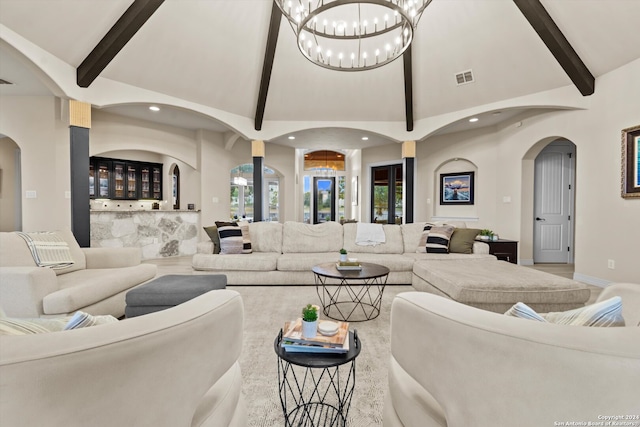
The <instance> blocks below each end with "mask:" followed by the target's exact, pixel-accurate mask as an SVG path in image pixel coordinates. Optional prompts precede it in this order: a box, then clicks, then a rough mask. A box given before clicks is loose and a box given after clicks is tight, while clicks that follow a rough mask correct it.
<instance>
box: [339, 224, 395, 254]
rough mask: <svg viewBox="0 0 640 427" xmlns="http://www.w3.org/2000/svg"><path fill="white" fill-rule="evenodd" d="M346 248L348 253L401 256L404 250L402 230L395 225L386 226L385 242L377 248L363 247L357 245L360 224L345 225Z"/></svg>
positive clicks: (376, 246) (384, 227)
mask: <svg viewBox="0 0 640 427" xmlns="http://www.w3.org/2000/svg"><path fill="white" fill-rule="evenodd" d="M343 227H344V228H343V230H344V248H345V249H346V250H347V252H348V253H352V252H354V253H370V254H401V253H402V252H403V250H404V243H403V241H402V230H401V228H400V226H398V225H395V224H384V225H383V226H382V229H383V230H384V236H385V242H384V243H380V244H378V245H375V246H373V245H372V246H361V245H357V244H356V234H357V232H358V224H356V223H347V224H344V225H343Z"/></svg>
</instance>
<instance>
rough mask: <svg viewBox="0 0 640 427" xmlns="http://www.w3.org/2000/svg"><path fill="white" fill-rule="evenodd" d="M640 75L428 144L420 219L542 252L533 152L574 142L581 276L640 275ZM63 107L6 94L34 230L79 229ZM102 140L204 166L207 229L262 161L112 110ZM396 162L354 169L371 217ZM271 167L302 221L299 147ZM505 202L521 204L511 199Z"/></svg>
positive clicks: (420, 162) (6, 130) (278, 155)
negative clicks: (635, 155)
mask: <svg viewBox="0 0 640 427" xmlns="http://www.w3.org/2000/svg"><path fill="white" fill-rule="evenodd" d="M638 75H640V60H637V61H634V62H633V63H631V64H628V65H627V66H625V67H622V68H620V69H618V70H616V71H613V72H611V73H609V74H607V75H605V76H602V77H599V78H598V79H597V81H596V93H595V94H594V95H592V96H591V97H589V102H590V103H591V107H590V108H589V109H588V110H584V111H566V112H556V113H547V114H544V115H540V116H536V117H533V118H529V119H525V120H523V121H522V124H521V125H520V126H516V124H514V123H508V124H505V125H504V126H501V127H500V128H487V129H481V130H478V131H473V132H464V133H456V134H450V135H444V136H439V137H432V138H428V139H426V140H424V141H421V142H418V144H417V157H416V169H417V172H416V175H417V178H416V179H417V182H416V199H415V215H414V218H415V220H416V221H425V220H429V219H431V218H432V217H434V216H443V217H447V216H451V217H469V218H477V221H475V222H474V224H475V225H476V226H478V227H481V228H484V227H486V228H491V229H493V230H495V231H496V232H498V233H499V234H500V235H501V236H502V237H505V238H513V239H517V240H520V257H521V259H524V260H527V259H532V246H533V243H532V229H533V225H532V221H533V218H532V216H533V167H532V165H533V159H535V156H536V155H537V153H538V152H539V151H540V150H541V149H542V148H543V147H544V145H545V144H546V143H548V142H550V141H551V140H553V139H555V138H558V137H563V138H566V139H568V140H570V141H572V142H573V143H575V144H576V146H577V155H576V157H577V165H576V166H577V176H576V210H575V213H576V217H575V219H576V222H575V230H576V237H575V243H576V250H575V264H576V277H577V278H579V279H581V280H586V281H591V282H593V283H602V284H605V283H607V282H609V281H632V282H640V273H638V268H637V266H636V264H637V253H638V252H637V249H636V245H637V243H636V242H638V241H640V220H639V218H640V199H633V200H632V199H622V198H621V197H620V130H621V129H623V128H627V127H630V126H633V125H638V124H640V115H638V111H640V99H638V97H635V96H631V94H635V93H640V81H639V80H638V78H637V76H638ZM59 107H60V101H59V100H58V99H56V98H54V97H1V98H0V110H1V111H2V114H1V115H0V134H4V135H7V136H8V137H10V138H11V139H13V140H14V141H15V142H16V143H17V144H18V146H19V147H20V149H21V153H22V172H23V173H22V184H23V185H22V189H23V195H22V203H23V229H24V230H46V229H56V228H61V227H68V226H69V225H70V199H66V198H65V191H69V187H70V186H69V131H68V126H67V125H66V123H65V122H64V121H63V120H61V119H60V117H61V114H60V108H59ZM90 141H91V142H90V148H91V155H97V154H101V153H109V152H111V153H118V152H120V153H122V152H127V151H131V150H133V151H134V152H139V153H140V155H142V154H141V153H143V152H156V153H160V154H161V161H162V162H163V163H165V166H166V167H167V168H169V166H170V165H169V164H167V163H168V162H172V161H175V162H182V164H181V171H182V170H183V168H182V165H184V166H185V168H186V170H189V168H192V170H190V172H189V173H188V174H187V177H186V183H187V184H186V185H187V186H188V187H189V191H191V193H187V194H188V195H186V196H185V193H184V192H183V203H191V202H192V201H190V200H187V199H191V198H193V199H194V202H195V203H196V206H197V207H198V208H200V209H202V214H201V220H202V223H203V224H202V225H209V224H210V223H212V222H213V221H215V220H218V219H224V218H227V217H228V215H229V170H230V169H231V168H233V167H235V166H236V165H238V164H241V163H250V162H251V161H252V158H251V143H250V142H249V141H244V140H238V141H237V142H236V143H235V144H234V145H233V147H232V148H231V149H226V148H225V139H224V135H223V134H220V133H216V132H209V131H189V130H183V129H177V128H172V127H168V126H162V125H156V124H151V123H149V122H144V121H141V120H134V119H128V118H122V117H119V116H115V115H112V114H107V113H104V112H101V111H95V114H94V117H93V128H92V130H91V136H90ZM154 158H155V157H154ZM455 158H458V159H463V160H458V161H456V162H460V161H463V162H467V163H462V164H461V165H462V166H465V167H466V166H470V165H474V166H475V167H476V170H477V175H476V204H475V205H474V207H473V209H472V210H469V211H467V210H464V209H458V207H452V206H451V207H448V208H449V209H444V207H440V206H437V205H436V203H438V200H439V199H438V197H439V196H438V191H437V190H438V188H437V182H436V181H437V176H436V175H437V174H438V173H439V172H438V171H449V170H453V169H455V168H456V167H458V166H460V164H456V163H453V162H452V160H453V159H455ZM354 159H356V158H354ZM396 162H401V144H389V145H387V146H382V147H375V148H370V149H366V150H363V151H362V152H361V159H360V165H359V166H358V165H353V166H352V174H355V173H359V181H360V200H359V205H358V208H360V209H362V211H361V215H360V219H361V220H363V221H368V220H370V218H369V209H368V207H369V203H370V202H369V198H370V195H369V193H370V186H369V181H370V177H369V168H370V167H371V166H375V165H381V164H391V163H396ZM265 164H267V165H269V166H271V167H273V168H275V169H276V170H278V171H279V172H280V173H282V174H283V175H284V178H283V181H282V184H283V188H284V194H283V196H282V203H283V206H282V208H283V210H282V212H283V218H282V221H285V220H296V219H297V218H296V212H297V208H296V202H295V200H296V197H295V195H296V188H297V187H296V184H295V150H294V149H292V148H289V147H282V146H276V145H271V144H269V143H267V146H266V157H265ZM356 171H358V172H356ZM184 182H185V181H183V185H184ZM300 185H301V184H300ZM183 188H184V187H183ZM27 190H33V191H37V198H36V199H25V197H24V192H25V191H27ZM185 197H186V199H185ZM504 197H510V199H511V202H509V203H505V202H503V198H504ZM214 198H215V199H216V201H215V202H214ZM428 200H430V202H431V203H428ZM454 208H455V209H454ZM466 208H468V207H466ZM45 212H46V215H45V214H44V213H45ZM354 216H357V215H354ZM201 238H203V239H204V238H205V237H204V234H202V235H201ZM608 259H613V260H614V261H615V266H616V268H615V270H610V269H608V268H607V260H608Z"/></svg>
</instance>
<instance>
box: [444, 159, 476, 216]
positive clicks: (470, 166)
mask: <svg viewBox="0 0 640 427" xmlns="http://www.w3.org/2000/svg"><path fill="white" fill-rule="evenodd" d="M480 178H482V177H481V176H479V174H478V167H477V166H476V165H475V164H474V163H473V162H472V161H470V160H467V159H461V158H453V159H449V160H447V161H445V162H443V163H442V164H441V165H440V166H438V167H437V168H436V170H435V171H434V181H433V182H434V184H435V188H434V193H433V194H434V195H436V196H435V199H436V202H435V203H434V204H433V206H434V218H436V219H437V220H439V219H451V218H464V220H477V217H478V208H477V205H476V203H479V202H480V201H481V200H482V199H481V198H479V197H476V194H475V189H476V188H481V186H480V185H477V184H476V182H477V181H478V179H480Z"/></svg>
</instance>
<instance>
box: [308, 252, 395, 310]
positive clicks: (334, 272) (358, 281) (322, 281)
mask: <svg viewBox="0 0 640 427" xmlns="http://www.w3.org/2000/svg"><path fill="white" fill-rule="evenodd" d="M360 265H361V266H362V270H338V268H337V267H336V263H332V262H329V263H326V264H320V265H316V266H315V267H313V268H312V271H313V273H314V274H315V278H316V292H317V293H318V297H320V302H321V303H322V312H323V313H324V315H325V316H327V317H330V318H331V319H335V320H342V321H346V322H362V321H365V320H371V319H375V318H376V317H378V315H380V307H381V306H382V293H383V292H384V287H385V285H386V284H387V278H388V277H389V269H388V268H387V267H384V266H382V265H378V264H373V263H370V262H362V263H360ZM330 279H337V280H338V281H339V282H336V280H330Z"/></svg>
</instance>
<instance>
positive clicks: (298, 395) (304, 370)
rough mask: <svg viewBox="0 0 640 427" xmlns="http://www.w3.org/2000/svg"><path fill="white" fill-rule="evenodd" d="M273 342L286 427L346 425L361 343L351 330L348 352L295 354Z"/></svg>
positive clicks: (277, 338) (355, 333) (280, 334)
mask: <svg viewBox="0 0 640 427" xmlns="http://www.w3.org/2000/svg"><path fill="white" fill-rule="evenodd" d="M281 341H282V330H280V333H279V334H278V336H277V337H276V339H275V341H274V343H273V349H274V350H275V352H276V355H278V391H279V394H280V403H281V404H282V411H283V413H284V420H285V426H287V427H289V426H291V427H293V426H313V427H316V426H346V424H347V414H348V412H349V407H350V406H351V398H352V397H353V390H354V389H355V384H356V357H358V355H359V354H360V349H361V348H362V343H361V342H360V339H358V333H357V332H356V331H349V351H348V352H347V353H344V354H335V353H292V352H288V351H286V350H285V349H284V348H283V347H282V346H281V345H280V343H281Z"/></svg>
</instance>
